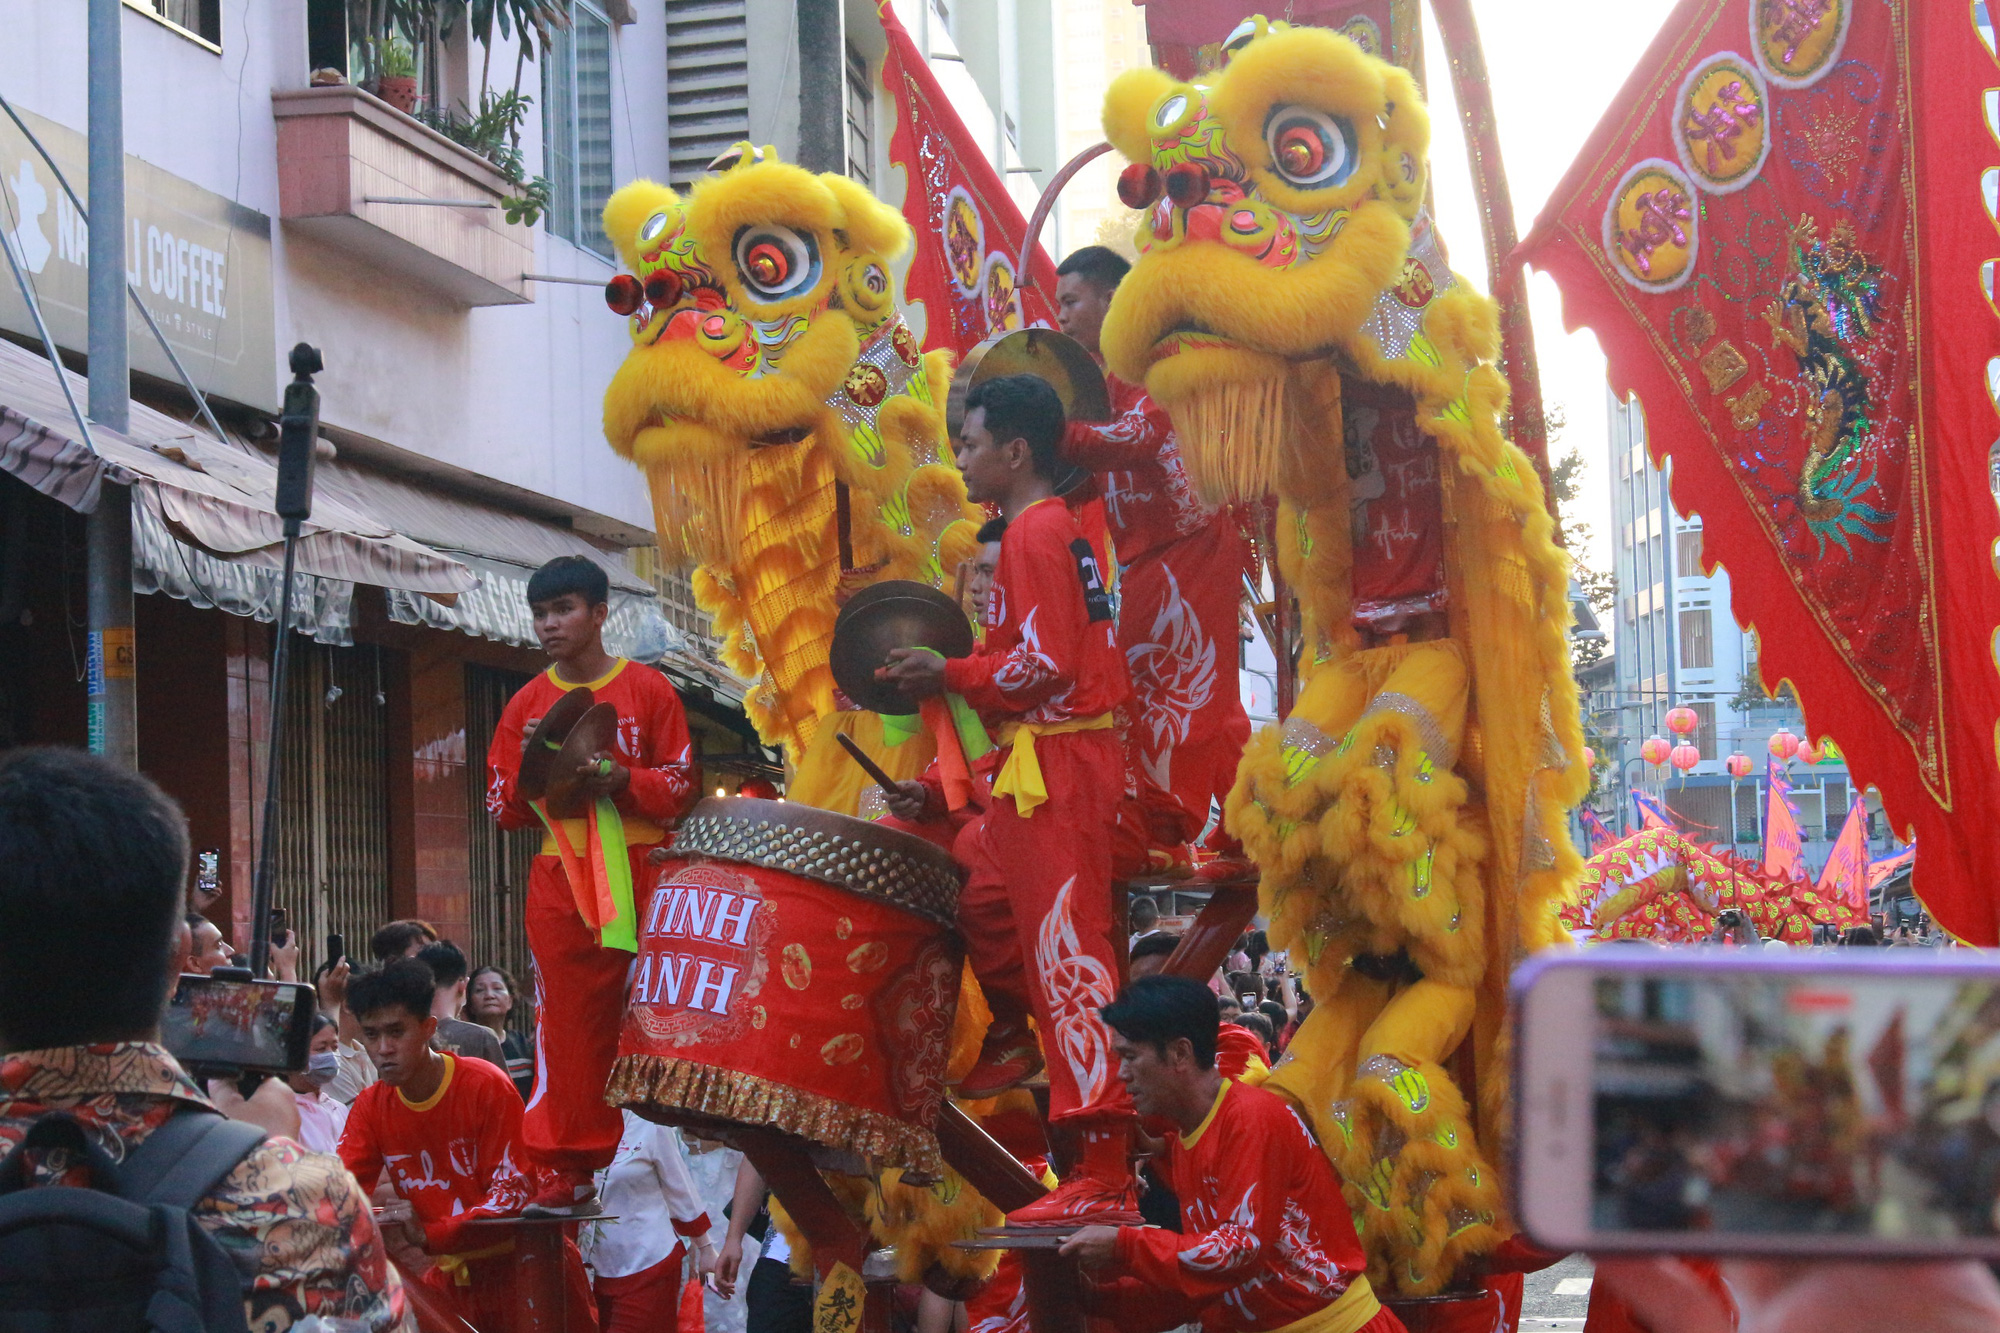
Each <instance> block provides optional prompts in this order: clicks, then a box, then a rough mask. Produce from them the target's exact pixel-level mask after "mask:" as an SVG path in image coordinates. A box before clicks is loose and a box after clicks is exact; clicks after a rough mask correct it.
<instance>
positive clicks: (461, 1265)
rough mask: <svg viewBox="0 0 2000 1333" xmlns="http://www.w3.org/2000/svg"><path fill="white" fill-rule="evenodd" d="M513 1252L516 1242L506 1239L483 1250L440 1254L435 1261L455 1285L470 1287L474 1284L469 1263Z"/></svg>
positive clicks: (440, 1270) (439, 1269)
mask: <svg viewBox="0 0 2000 1333" xmlns="http://www.w3.org/2000/svg"><path fill="white" fill-rule="evenodd" d="M513 1252H514V1242H513V1241H511V1240H505V1241H501V1242H500V1243H499V1244H498V1245H489V1246H487V1247H486V1248H485V1249H483V1250H468V1251H466V1252H465V1253H464V1254H440V1255H438V1256H437V1257H436V1258H435V1259H434V1260H433V1262H434V1263H436V1264H437V1268H438V1271H439V1272H440V1273H444V1274H446V1275H447V1276H449V1277H450V1278H451V1282H452V1285H453V1286H455V1287H469V1286H471V1285H472V1274H471V1272H470V1271H469V1270H468V1269H467V1268H466V1265H467V1264H469V1263H471V1262H472V1261H473V1260H474V1259H497V1258H499V1257H500V1256H501V1255H503V1254H512V1253H513Z"/></svg>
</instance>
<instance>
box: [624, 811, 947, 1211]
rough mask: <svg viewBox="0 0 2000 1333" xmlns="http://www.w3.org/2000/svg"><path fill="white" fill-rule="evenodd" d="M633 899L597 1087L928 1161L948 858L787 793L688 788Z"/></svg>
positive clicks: (870, 1157)
mask: <svg viewBox="0 0 2000 1333" xmlns="http://www.w3.org/2000/svg"><path fill="white" fill-rule="evenodd" d="M673 858H674V859H672V860H669V861H668V862H667V863H666V864H665V865H664V866H662V867H661V872H660V876H659V880H658V882H657V884H656V885H655V887H654V888H653V889H652V891H651V892H650V894H647V895H645V896H644V897H643V899H642V901H641V902H640V904H639V954H638V958H637V960H636V961H635V963H634V964H633V972H632V990H631V1005H630V1007H629V1008H628V1009H627V1011H626V1018H625V1027H624V1030H623V1032H622V1033H621V1034H620V1038H619V1045H618V1063H617V1064H616V1066H614V1067H613V1070H612V1074H611V1080H610V1083H609V1085H608V1087H607V1089H606V1093H605V1095H606V1098H607V1099H608V1100H609V1101H610V1102H611V1103H612V1104H613V1105H617V1106H625V1107H630V1108H631V1109H633V1110H635V1111H638V1112H639V1113H641V1114H642V1115H645V1116H647V1117H649V1118H651V1119H655V1120H660V1121H663V1122H666V1123H669V1124H680V1125H686V1126H689V1127H691V1128H695V1129H702V1128H708V1129H713V1128H715V1122H717V1121H723V1122H734V1123H737V1124H749V1125H768V1126H772V1127H774V1128H777V1129H781V1130H785V1131H787V1132H789V1133H793V1134H797V1135H800V1136H802V1137H804V1138H807V1139H810V1140H812V1141H813V1142H815V1143H819V1144H824V1145H826V1146H827V1147H830V1148H835V1149H844V1150H847V1151H850V1152H853V1153H856V1154H858V1155H859V1156H860V1157H861V1158H863V1159H864V1160H865V1161H866V1162H867V1163H868V1165H869V1166H870V1168H871V1169H881V1168H885V1167H892V1166H894V1167H902V1168H905V1169H906V1170H910V1171H912V1172H916V1173H920V1174H924V1175H937V1174H939V1173H940V1171H941V1167H940V1160H939V1157H938V1149H937V1140H936V1138H935V1137H934V1135H933V1133H932V1126H933V1125H934V1124H935V1123H936V1120H937V1113H938V1108H939V1107H940V1105H942V1103H943V1100H944V1074H945V1062H946V1060H947V1058H948V1056H949V1054H950V1039H951V1028H952V1020H953V1018H954V1016H955V1014H956V1010H957V1004H958V985H959V967H960V960H961V952H960V946H959V941H958V937H957V935H956V934H955V933H954V932H953V929H952V925H953V921H954V919H955V917H956V913H957V907H958V890H959V886H960V884H961V882H962V879H963V876H962V874H961V872H960V871H959V869H958V867H957V866H956V865H955V864H954V863H953V862H952V860H951V858H950V857H949V856H948V855H946V854H945V853H944V852H943V851H942V850H941V849H939V848H938V847H936V846H934V845H932V844H931V843H928V842H926V841H924V840H923V839H921V838H917V837H913V836H911V835H909V834H906V833H900V832H898V831H896V830H894V829H885V828H883V827H881V826H880V825H877V824H871V823H868V822H866V821H864V820H859V819H851V818H849V817H848V816H846V815H837V814H833V813H832V812H830V811H826V810H816V809H813V808H812V807H810V806H802V805H792V804H788V803H786V802H783V801H763V800H757V799H754V798H750V797H740V796H739V797H729V798H721V799H715V800H707V801H703V802H701V804H699V805H697V806H696V807H695V808H694V811H693V812H692V813H691V814H690V815H689V816H688V817H687V818H686V819H685V820H684V821H682V823H681V826H680V828H679V830H678V832H677V833H676V835H675V837H674V843H673Z"/></svg>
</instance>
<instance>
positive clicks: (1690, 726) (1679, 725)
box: [1667, 705, 1701, 736]
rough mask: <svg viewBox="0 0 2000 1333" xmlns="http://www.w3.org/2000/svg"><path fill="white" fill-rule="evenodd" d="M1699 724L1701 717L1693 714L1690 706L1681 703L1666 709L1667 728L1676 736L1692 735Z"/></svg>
mask: <svg viewBox="0 0 2000 1333" xmlns="http://www.w3.org/2000/svg"><path fill="white" fill-rule="evenodd" d="M1700 725H1701V719H1700V718H1698V717H1696V716H1695V714H1694V709H1692V708H1689V707H1686V706H1685V705H1683V706H1682V707H1679V708H1669V709H1668V710H1667V730H1668V731H1671V732H1673V733H1674V735H1676V736H1692V735H1694V729H1695V728H1696V727H1698V726H1700Z"/></svg>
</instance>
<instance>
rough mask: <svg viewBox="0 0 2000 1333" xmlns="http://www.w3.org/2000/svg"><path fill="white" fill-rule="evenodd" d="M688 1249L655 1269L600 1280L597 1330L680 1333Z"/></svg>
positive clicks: (677, 1251)
mask: <svg viewBox="0 0 2000 1333" xmlns="http://www.w3.org/2000/svg"><path fill="white" fill-rule="evenodd" d="M686 1253H687V1247H686V1246H685V1245H676V1246H674V1250H673V1253H672V1254H669V1255H668V1256H667V1257H666V1258H664V1259H662V1260H660V1262H658V1263H656V1264H654V1265H653V1266H652V1267H651V1268H645V1269H641V1270H640V1271H638V1272H636V1273H628V1274H626V1275H625V1276H624V1277H604V1276H602V1275H599V1277H598V1279H597V1326H598V1328H599V1329H600V1330H602V1333H680V1331H679V1325H678V1322H677V1321H678V1320H679V1319H680V1303H681V1258H682V1256H683V1255H684V1254H686Z"/></svg>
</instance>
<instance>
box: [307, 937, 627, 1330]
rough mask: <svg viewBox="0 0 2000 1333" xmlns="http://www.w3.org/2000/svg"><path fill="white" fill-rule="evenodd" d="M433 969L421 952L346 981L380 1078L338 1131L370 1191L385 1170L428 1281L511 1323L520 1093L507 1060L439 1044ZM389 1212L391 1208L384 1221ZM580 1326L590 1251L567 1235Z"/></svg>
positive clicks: (474, 1321)
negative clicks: (488, 1223)
mask: <svg viewBox="0 0 2000 1333" xmlns="http://www.w3.org/2000/svg"><path fill="white" fill-rule="evenodd" d="M433 989H434V987H433V983H432V980H431V971H430V969H429V968H428V967H425V966H424V965H423V964H422V963H421V962H418V961H417V960H416V959H413V958H403V959H398V960H397V961H395V962H393V963H390V964H389V965H388V966H387V967H384V968H383V969H382V970H381V971H380V972H369V973H364V974H363V975H361V976H358V977H356V978H354V980H353V981H352V982H350V983H349V985H348V988H347V1003H348V1007H349V1009H350V1010H351V1011H352V1012H353V1014H354V1016H355V1019H356V1021H358V1022H359V1023H360V1024H361V1039H362V1042H363V1044H364V1045H366V1046H367V1048H368V1054H369V1057H370V1058H371V1059H372V1060H374V1062H375V1071H376V1073H377V1074H379V1075H380V1081H379V1082H376V1083H371V1084H369V1085H368V1086H367V1087H366V1088H364V1089H362V1091H361V1095H360V1096H359V1097H357V1098H355V1099H354V1106H353V1108H352V1109H351V1110H350V1111H349V1112H348V1115H347V1126H346V1128H345V1129H344V1130H343V1131H342V1133H341V1137H340V1159H341V1161H343V1162H345V1163H346V1164H347V1169H348V1170H349V1171H352V1172H353V1173H354V1178H355V1179H356V1180H358V1181H360V1182H361V1187H362V1188H363V1189H365V1190H369V1191H371V1192H372V1191H373V1190H374V1189H375V1186H376V1184H377V1182H378V1181H379V1180H380V1179H381V1176H382V1173H383V1171H384V1170H387V1171H388V1173H389V1184H390V1185H391V1186H392V1187H393V1188H394V1189H395V1191H396V1194H397V1196H398V1197H399V1198H401V1199H402V1200H403V1202H404V1204H406V1205H407V1207H408V1214H409V1216H408V1218H407V1219H405V1220H408V1221H409V1222H410V1223H411V1224H412V1226H413V1228H414V1229H415V1230H416V1231H417V1232H418V1233H419V1235H420V1237H421V1240H422V1243H423V1248H424V1249H425V1251H427V1252H428V1253H429V1254H430V1255H431V1256H432V1257H433V1258H434V1259H435V1260H436V1262H435V1263H434V1264H433V1265H432V1267H431V1268H430V1269H429V1270H427V1271H426V1272H425V1274H424V1277H423V1282H424V1285H425V1286H426V1287H427V1288H429V1289H430V1290H431V1292H432V1293H433V1294H435V1295H436V1296H438V1297H440V1298H441V1299H442V1300H444V1301H445V1302H446V1303H447V1304H448V1305H450V1306H451V1307H452V1308H453V1309H454V1310H456V1311H457V1312H458V1313H459V1314H460V1315H462V1316H463V1317H464V1318H465V1321H466V1322H467V1323H469V1324H471V1325H472V1326H473V1327H474V1328H481V1329H489V1328H493V1329H497V1328H507V1327H509V1326H511V1324H512V1322H513V1318H514V1315H513V1312H514V1311H515V1310H516V1309H518V1308H519V1305H520V1301H519V1299H517V1294H516V1292H515V1289H514V1274H515V1272H516V1271H517V1267H518V1266H517V1264H516V1261H515V1259H514V1254H513V1251H514V1241H513V1238H512V1237H511V1236H509V1235H508V1234H507V1233H506V1232H505V1230H503V1229H501V1228H497V1227H488V1228H484V1229H481V1228H478V1227H473V1226H471V1225H470V1224H471V1223H474V1222H477V1221H478V1220H480V1219H482V1218H495V1217H514V1216H518V1215H519V1214H520V1212H521V1209H522V1208H523V1207H524V1206H525V1205H526V1204H527V1202H528V1197H529V1195H530V1194H531V1193H532V1190H531V1188H530V1186H529V1183H528V1179H527V1177H526V1176H525V1175H523V1174H522V1171H521V1168H520V1164H519V1160H518V1158H519V1152H520V1146H521V1094H520V1093H518V1092H516V1091H515V1090H514V1083H513V1080H512V1079H510V1078H508V1077H507V1074H506V1072H505V1071H504V1070H501V1069H498V1068H495V1067H494V1066H493V1065H491V1064H489V1063H488V1062H486V1061H484V1060H469V1059H468V1060H461V1059H460V1058H459V1057H458V1056H456V1055H449V1054H446V1053H444V1052H441V1051H434V1050H432V1049H431V1045H430V1041H431V1036H432V1035H433V1034H434V1033H435V1032H436V1031H437V1019H435V1018H433V1017H432V1016H431V995H432V991H433ZM387 1220H389V1218H388V1217H387V1215H386V1214H385V1217H384V1221H387ZM564 1259H565V1263H564V1273H563V1276H564V1280H565V1281H566V1283H567V1284H568V1287H569V1309H570V1323H569V1327H570V1328H572V1329H595V1328H596V1327H597V1319H596V1315H595V1306H594V1305H593V1303H592V1301H591V1297H590V1283H589V1281H588V1280H587V1279H586V1278H585V1276H584V1272H583V1256H582V1255H581V1254H579V1253H578V1252H577V1249H576V1246H575V1245H573V1244H570V1243H569V1242H567V1241H565V1242H564Z"/></svg>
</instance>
